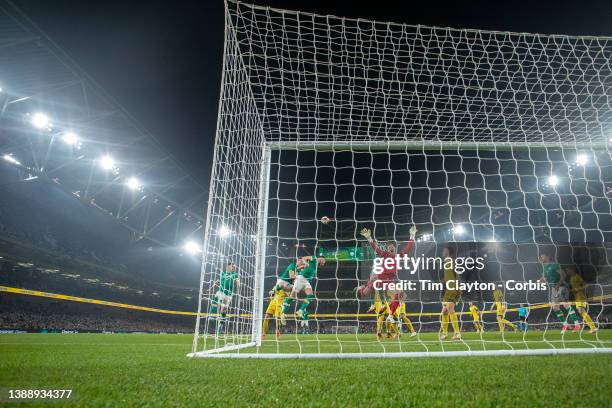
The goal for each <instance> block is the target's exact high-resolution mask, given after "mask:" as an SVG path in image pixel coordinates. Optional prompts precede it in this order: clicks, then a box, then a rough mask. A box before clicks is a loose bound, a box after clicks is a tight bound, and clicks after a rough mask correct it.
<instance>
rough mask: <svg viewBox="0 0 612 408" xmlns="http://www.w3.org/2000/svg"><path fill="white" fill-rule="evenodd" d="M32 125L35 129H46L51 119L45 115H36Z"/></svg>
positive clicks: (33, 117)
mask: <svg viewBox="0 0 612 408" xmlns="http://www.w3.org/2000/svg"><path fill="white" fill-rule="evenodd" d="M32 125H34V127H35V128H38V129H43V128H46V127H47V126H49V117H48V116H47V115H45V114H44V113H40V112H38V113H35V114H34V115H33V116H32Z"/></svg>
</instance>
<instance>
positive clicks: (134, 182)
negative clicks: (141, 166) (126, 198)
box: [126, 177, 141, 190]
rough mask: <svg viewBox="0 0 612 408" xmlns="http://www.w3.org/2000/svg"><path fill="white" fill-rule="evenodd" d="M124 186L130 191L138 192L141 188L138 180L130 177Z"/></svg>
mask: <svg viewBox="0 0 612 408" xmlns="http://www.w3.org/2000/svg"><path fill="white" fill-rule="evenodd" d="M126 184H127V186H128V187H129V188H130V189H132V190H138V189H139V188H140V186H141V184H140V180H138V179H137V178H136V177H130V178H129V179H128V181H127V183H126Z"/></svg>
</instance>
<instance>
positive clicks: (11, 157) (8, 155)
mask: <svg viewBox="0 0 612 408" xmlns="http://www.w3.org/2000/svg"><path fill="white" fill-rule="evenodd" d="M2 158H3V159H4V160H6V161H7V162H9V163H13V164H21V163H20V162H19V160H17V159H16V158H14V157H13V156H11V155H10V154H5V155H4V156H2Z"/></svg>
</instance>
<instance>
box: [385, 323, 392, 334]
mask: <svg viewBox="0 0 612 408" xmlns="http://www.w3.org/2000/svg"><path fill="white" fill-rule="evenodd" d="M385 328H386V329H387V334H389V333H391V323H389V322H385Z"/></svg>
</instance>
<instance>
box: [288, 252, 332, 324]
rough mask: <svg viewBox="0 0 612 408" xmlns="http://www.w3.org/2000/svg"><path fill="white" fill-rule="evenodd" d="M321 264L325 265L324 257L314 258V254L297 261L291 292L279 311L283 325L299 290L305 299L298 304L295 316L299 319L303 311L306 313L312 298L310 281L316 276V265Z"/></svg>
mask: <svg viewBox="0 0 612 408" xmlns="http://www.w3.org/2000/svg"><path fill="white" fill-rule="evenodd" d="M323 265H325V258H322V257H321V258H316V257H314V256H307V257H304V258H302V262H301V263H298V267H297V275H296V277H295V281H294V282H293V289H292V290H291V294H290V295H289V296H288V297H286V298H285V300H284V301H283V310H282V313H281V323H282V324H283V326H284V325H285V324H286V322H287V312H288V311H289V307H290V306H291V303H292V302H293V300H294V299H297V296H298V295H299V294H300V293H301V292H304V293H305V294H306V299H304V300H303V301H302V303H301V304H300V307H299V309H298V311H297V312H296V316H297V317H298V318H300V319H301V318H303V316H304V313H306V308H307V307H308V305H309V304H310V302H312V300H313V299H314V294H313V291H312V284H311V283H312V281H313V279H314V278H316V277H317V269H318V267H319V266H323ZM300 267H301V268H300Z"/></svg>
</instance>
